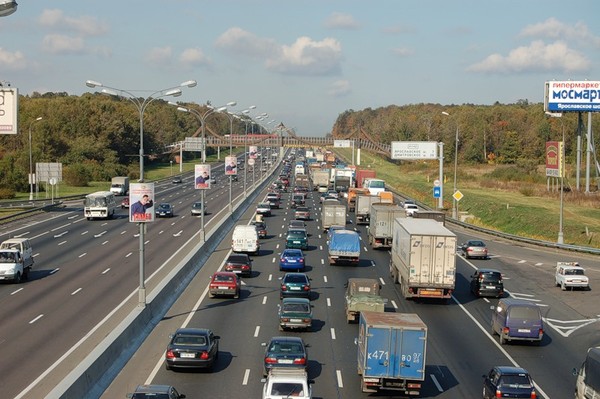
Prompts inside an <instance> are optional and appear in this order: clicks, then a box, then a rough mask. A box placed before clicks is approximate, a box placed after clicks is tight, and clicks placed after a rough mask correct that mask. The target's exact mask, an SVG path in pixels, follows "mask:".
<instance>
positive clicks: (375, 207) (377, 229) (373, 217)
mask: <svg viewBox="0 0 600 399" xmlns="http://www.w3.org/2000/svg"><path fill="white" fill-rule="evenodd" d="M369 215H370V217H369V230H368V233H367V234H368V237H369V245H371V247H372V248H373V249H377V248H391V246H392V239H393V237H394V236H393V229H394V220H396V218H400V217H405V216H406V213H405V212H404V209H403V208H401V207H400V206H398V205H394V204H381V203H375V204H371V210H370V211H369Z"/></svg>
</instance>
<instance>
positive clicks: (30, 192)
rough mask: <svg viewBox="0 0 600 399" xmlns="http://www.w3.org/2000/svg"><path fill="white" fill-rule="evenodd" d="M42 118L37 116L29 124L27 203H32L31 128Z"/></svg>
mask: <svg viewBox="0 0 600 399" xmlns="http://www.w3.org/2000/svg"><path fill="white" fill-rule="evenodd" d="M41 120H42V117H41V116H38V117H37V118H35V119H34V120H32V121H31V123H30V124H29V201H33V181H34V178H33V155H32V152H31V128H32V127H33V124H34V123H35V122H37V121H41Z"/></svg>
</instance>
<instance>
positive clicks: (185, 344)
mask: <svg viewBox="0 0 600 399" xmlns="http://www.w3.org/2000/svg"><path fill="white" fill-rule="evenodd" d="M219 339H220V337H219V336H217V335H214V334H213V332H212V331H211V330H209V329H206V328H179V329H177V331H175V333H174V334H172V335H171V340H170V341H169V345H168V346H167V351H166V354H165V361H166V363H165V367H166V369H167V370H171V369H175V368H206V369H212V368H213V366H214V363H215V361H216V360H217V358H218V357H219Z"/></svg>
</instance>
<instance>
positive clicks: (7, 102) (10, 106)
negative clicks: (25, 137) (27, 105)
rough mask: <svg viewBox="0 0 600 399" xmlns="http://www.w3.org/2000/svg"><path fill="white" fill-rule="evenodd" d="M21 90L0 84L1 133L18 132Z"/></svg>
mask: <svg viewBox="0 0 600 399" xmlns="http://www.w3.org/2000/svg"><path fill="white" fill-rule="evenodd" d="M18 110H19V90H17V89H16V88H14V87H2V86H0V134H17V132H18V131H19V126H18V124H19V123H18V122H19V121H18Z"/></svg>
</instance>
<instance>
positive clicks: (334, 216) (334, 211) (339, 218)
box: [321, 201, 346, 232]
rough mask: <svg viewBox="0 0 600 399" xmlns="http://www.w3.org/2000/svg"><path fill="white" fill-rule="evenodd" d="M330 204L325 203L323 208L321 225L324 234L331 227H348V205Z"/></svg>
mask: <svg viewBox="0 0 600 399" xmlns="http://www.w3.org/2000/svg"><path fill="white" fill-rule="evenodd" d="M328 202H329V201H325V202H323V206H322V207H321V223H322V225H323V231H324V232H326V231H327V230H329V227H331V226H333V225H339V226H345V225H346V205H344V204H340V203H328Z"/></svg>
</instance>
